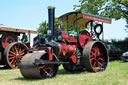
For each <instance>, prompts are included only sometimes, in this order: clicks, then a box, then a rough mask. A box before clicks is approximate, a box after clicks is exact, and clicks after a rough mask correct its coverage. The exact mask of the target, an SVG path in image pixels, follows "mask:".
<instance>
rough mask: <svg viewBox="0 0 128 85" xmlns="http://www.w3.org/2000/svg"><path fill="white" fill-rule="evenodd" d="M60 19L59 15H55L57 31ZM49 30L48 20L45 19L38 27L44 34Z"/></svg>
mask: <svg viewBox="0 0 128 85" xmlns="http://www.w3.org/2000/svg"><path fill="white" fill-rule="evenodd" d="M59 25H60V24H59V21H58V17H55V31H56V30H57V29H58V27H59ZM47 30H48V22H47V21H43V22H41V23H40V24H39V28H37V31H38V32H39V34H41V35H43V34H46V33H47Z"/></svg>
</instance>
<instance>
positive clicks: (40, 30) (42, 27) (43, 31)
mask: <svg viewBox="0 0 128 85" xmlns="http://www.w3.org/2000/svg"><path fill="white" fill-rule="evenodd" d="M47 30H48V22H47V21H43V22H41V23H40V24H39V28H37V31H38V33H39V34H41V35H43V34H46V33H47Z"/></svg>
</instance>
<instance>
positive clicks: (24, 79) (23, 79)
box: [14, 77, 41, 81]
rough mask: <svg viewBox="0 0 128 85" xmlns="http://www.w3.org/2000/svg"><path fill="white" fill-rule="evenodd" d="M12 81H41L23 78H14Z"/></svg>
mask: <svg viewBox="0 0 128 85" xmlns="http://www.w3.org/2000/svg"><path fill="white" fill-rule="evenodd" d="M14 80H20V81H37V80H41V79H27V78H24V77H19V78H15V79H14Z"/></svg>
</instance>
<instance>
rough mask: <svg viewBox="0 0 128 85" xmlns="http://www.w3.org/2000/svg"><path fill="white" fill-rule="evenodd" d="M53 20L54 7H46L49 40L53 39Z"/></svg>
mask: <svg viewBox="0 0 128 85" xmlns="http://www.w3.org/2000/svg"><path fill="white" fill-rule="evenodd" d="M54 19H55V7H52V6H49V7H48V22H49V24H48V31H49V33H50V34H51V40H53V39H54Z"/></svg>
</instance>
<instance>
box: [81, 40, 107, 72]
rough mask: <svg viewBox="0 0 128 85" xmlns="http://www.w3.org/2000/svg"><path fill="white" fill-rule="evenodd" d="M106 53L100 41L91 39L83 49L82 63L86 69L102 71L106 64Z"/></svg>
mask: <svg viewBox="0 0 128 85" xmlns="http://www.w3.org/2000/svg"><path fill="white" fill-rule="evenodd" d="M108 61H109V59H108V54H107V50H106V47H105V46H104V44H103V43H102V42H97V41H91V42H89V43H87V44H86V46H85V48H84V49H83V65H84V67H85V68H86V70H87V71H90V72H99V71H104V70H105V69H106V67H107V64H108Z"/></svg>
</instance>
